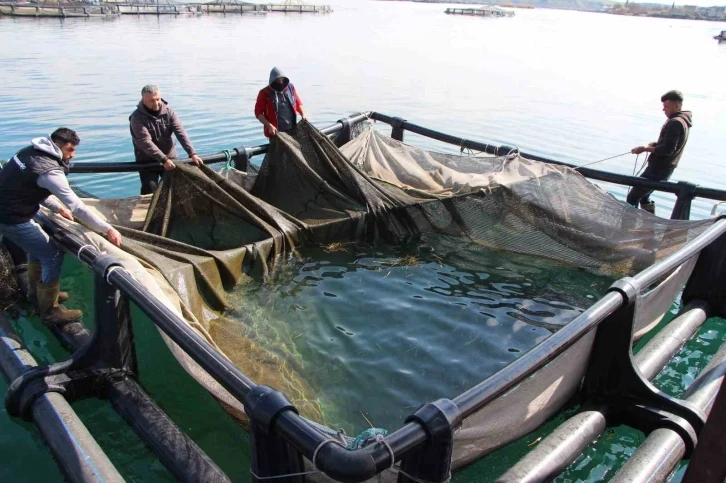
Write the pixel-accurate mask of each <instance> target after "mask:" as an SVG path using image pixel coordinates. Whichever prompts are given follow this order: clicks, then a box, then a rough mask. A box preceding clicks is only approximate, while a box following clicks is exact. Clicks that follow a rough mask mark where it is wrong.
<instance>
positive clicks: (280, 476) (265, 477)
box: [250, 469, 320, 480]
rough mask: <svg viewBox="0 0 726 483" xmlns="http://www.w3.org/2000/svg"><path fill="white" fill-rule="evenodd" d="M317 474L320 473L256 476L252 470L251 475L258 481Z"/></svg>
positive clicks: (306, 472)
mask: <svg viewBox="0 0 726 483" xmlns="http://www.w3.org/2000/svg"><path fill="white" fill-rule="evenodd" d="M315 473H320V471H303V472H302V473H290V474H289V475H277V476H258V475H256V474H255V472H254V471H252V469H250V474H251V475H252V476H254V477H255V478H256V479H258V480H278V479H280V478H289V477H291V476H305V475H312V474H315Z"/></svg>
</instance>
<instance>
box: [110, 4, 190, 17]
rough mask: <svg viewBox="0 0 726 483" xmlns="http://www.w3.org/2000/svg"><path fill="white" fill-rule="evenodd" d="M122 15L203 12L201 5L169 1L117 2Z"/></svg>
mask: <svg viewBox="0 0 726 483" xmlns="http://www.w3.org/2000/svg"><path fill="white" fill-rule="evenodd" d="M116 6H117V8H118V12H119V14H121V15H194V14H199V13H201V11H200V9H199V5H186V4H174V3H171V2H167V3H117V4H116Z"/></svg>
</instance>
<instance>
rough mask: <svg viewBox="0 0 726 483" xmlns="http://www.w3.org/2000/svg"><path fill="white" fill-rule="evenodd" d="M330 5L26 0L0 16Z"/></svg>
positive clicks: (323, 8)
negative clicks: (44, 0) (53, 1)
mask: <svg viewBox="0 0 726 483" xmlns="http://www.w3.org/2000/svg"><path fill="white" fill-rule="evenodd" d="M332 11H333V9H332V8H331V7H330V5H308V4H303V3H290V2H287V3H268V4H256V3H247V2H235V1H232V2H229V1H227V2H223V1H220V2H210V3H203V4H183V3H171V2H166V3H150V2H123V3H121V2H114V3H111V2H107V3H104V4H101V5H90V4H80V3H68V4H60V5H59V4H45V3H28V2H0V16H7V17H55V18H69V17H111V16H114V17H116V16H119V15H201V14H205V13H207V14H215V13H221V14H245V13H252V14H265V13H268V12H282V13H330V12H332Z"/></svg>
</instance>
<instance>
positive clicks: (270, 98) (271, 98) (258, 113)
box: [255, 67, 307, 138]
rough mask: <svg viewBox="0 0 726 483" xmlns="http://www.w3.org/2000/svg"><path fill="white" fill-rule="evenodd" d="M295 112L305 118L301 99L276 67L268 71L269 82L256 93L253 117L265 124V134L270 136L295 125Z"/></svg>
mask: <svg viewBox="0 0 726 483" xmlns="http://www.w3.org/2000/svg"><path fill="white" fill-rule="evenodd" d="M297 114H300V117H301V118H303V119H307V116H305V110H304V109H303V104H302V100H301V99H300V96H299V95H298V93H297V91H296V90H295V86H294V85H292V84H291V83H290V79H288V78H287V77H285V74H283V73H282V71H281V70H280V69H278V68H277V67H275V68H273V69H272V71H271V72H270V83H269V85H268V86H267V87H265V88H264V89H262V90H261V91H260V93H259V94H258V95H257V102H256V103H255V117H256V118H257V120H258V121H260V122H261V123H262V125H263V126H265V136H267V137H268V138H271V137H272V136H274V135H275V134H277V132H278V131H279V132H289V131H291V130H292V129H293V128H294V127H295V126H296V125H297Z"/></svg>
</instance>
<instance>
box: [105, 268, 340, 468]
mask: <svg viewBox="0 0 726 483" xmlns="http://www.w3.org/2000/svg"><path fill="white" fill-rule="evenodd" d="M112 268H117V267H112ZM118 268H120V267H118ZM330 443H335V444H337V445H338V446H341V447H343V448H345V445H344V444H342V443H341V442H340V441H337V440H335V439H326V440H325V441H323V442H322V443H320V444H319V445H318V447H317V448H315V451H314V452H313V461H312V463H313V468H315V470H313V471H303V472H301V473H289V474H287V475H275V476H258V475H256V474H255V472H254V471H252V468H250V474H251V475H252V476H254V477H255V478H257V479H258V480H279V479H280V478H290V477H292V476H305V475H314V474H316V473H322V471H320V470H319V469H318V464H317V462H316V460H317V458H318V452H320V450H321V449H322V448H323V446H325V445H327V444H330Z"/></svg>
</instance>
